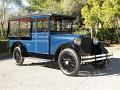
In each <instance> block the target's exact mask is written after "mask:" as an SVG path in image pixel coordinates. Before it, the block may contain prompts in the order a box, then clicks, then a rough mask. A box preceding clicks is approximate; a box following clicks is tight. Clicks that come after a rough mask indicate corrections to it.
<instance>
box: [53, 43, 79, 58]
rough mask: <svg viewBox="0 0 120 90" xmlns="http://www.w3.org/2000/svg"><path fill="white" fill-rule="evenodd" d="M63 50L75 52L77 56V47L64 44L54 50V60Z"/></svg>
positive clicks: (71, 44)
mask: <svg viewBox="0 0 120 90" xmlns="http://www.w3.org/2000/svg"><path fill="white" fill-rule="evenodd" d="M65 48H72V49H74V50H75V51H76V53H77V54H78V55H79V46H77V45H75V44H73V43H65V44H63V45H61V46H59V47H58V49H57V50H56V52H55V54H54V59H55V60H57V59H58V56H59V54H60V52H61V51H62V50H63V49H65Z"/></svg>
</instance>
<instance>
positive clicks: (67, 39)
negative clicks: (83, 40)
mask: <svg viewBox="0 0 120 90" xmlns="http://www.w3.org/2000/svg"><path fill="white" fill-rule="evenodd" d="M79 36H80V35H76V34H58V33H54V34H51V36H50V37H51V38H50V53H51V55H54V54H55V53H56V51H57V49H58V48H59V47H60V46H61V45H63V44H68V43H71V44H73V41H74V39H75V38H78V37H79Z"/></svg>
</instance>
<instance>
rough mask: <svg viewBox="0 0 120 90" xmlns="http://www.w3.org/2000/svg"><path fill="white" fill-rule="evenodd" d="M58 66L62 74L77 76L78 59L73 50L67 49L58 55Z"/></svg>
mask: <svg viewBox="0 0 120 90" xmlns="http://www.w3.org/2000/svg"><path fill="white" fill-rule="evenodd" d="M58 65H59V68H60V69H61V71H62V72H63V73H64V74H66V75H69V76H73V75H77V74H78V71H79V67H80V58H79V57H78V54H77V53H76V52H75V51H74V50H73V49H71V48H67V49H64V50H62V51H61V53H60V54H59V58H58Z"/></svg>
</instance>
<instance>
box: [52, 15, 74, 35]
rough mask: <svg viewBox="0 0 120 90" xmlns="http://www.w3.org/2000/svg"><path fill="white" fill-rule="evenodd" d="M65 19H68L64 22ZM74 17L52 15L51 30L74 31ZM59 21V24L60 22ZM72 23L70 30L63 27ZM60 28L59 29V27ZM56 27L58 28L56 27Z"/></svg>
mask: <svg viewBox="0 0 120 90" xmlns="http://www.w3.org/2000/svg"><path fill="white" fill-rule="evenodd" d="M63 21H66V22H67V23H63ZM73 21H74V19H73V18H68V17H63V16H51V17H50V32H61V33H72V31H73ZM58 23H59V24H58ZM68 23H69V24H70V28H69V29H70V30H66V29H67V28H65V29H62V27H63V24H66V25H67V24H68ZM51 24H52V25H53V28H54V29H51ZM57 26H58V27H59V28H60V30H58V27H57ZM55 28H56V29H55Z"/></svg>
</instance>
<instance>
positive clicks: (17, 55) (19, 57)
mask: <svg viewBox="0 0 120 90" xmlns="http://www.w3.org/2000/svg"><path fill="white" fill-rule="evenodd" d="M13 59H14V60H15V62H16V65H22V64H23V62H24V56H23V54H22V50H21V48H20V46H17V47H15V48H14V50H13Z"/></svg>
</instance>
